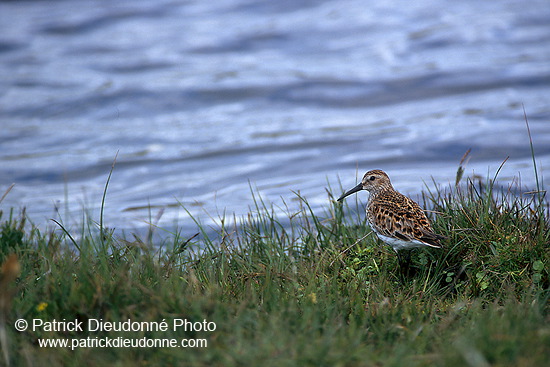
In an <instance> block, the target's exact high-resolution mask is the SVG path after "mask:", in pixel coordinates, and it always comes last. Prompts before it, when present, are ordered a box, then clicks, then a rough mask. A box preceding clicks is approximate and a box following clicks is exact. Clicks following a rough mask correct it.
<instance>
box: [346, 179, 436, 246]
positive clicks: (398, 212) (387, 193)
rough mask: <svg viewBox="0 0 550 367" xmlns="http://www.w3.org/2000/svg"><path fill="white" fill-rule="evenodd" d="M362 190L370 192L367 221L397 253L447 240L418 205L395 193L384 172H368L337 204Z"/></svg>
mask: <svg viewBox="0 0 550 367" xmlns="http://www.w3.org/2000/svg"><path fill="white" fill-rule="evenodd" d="M361 190H367V191H369V192H370V197H369V201H368V203H367V222H368V223H369V225H370V227H371V228H372V230H373V231H374V233H376V235H377V236H378V238H380V239H381V240H382V241H384V242H386V243H387V244H389V245H390V246H391V247H392V248H393V249H394V251H396V252H397V251H399V250H403V249H410V248H414V247H425V246H428V247H435V248H440V247H441V244H440V243H439V241H440V240H442V239H444V238H445V237H444V236H441V235H439V234H436V233H434V231H433V229H432V226H431V224H430V221H429V220H428V218H427V217H426V214H424V211H423V210H422V209H421V208H420V206H419V205H418V204H417V203H415V202H414V201H412V200H411V199H409V198H408V197H406V196H405V195H403V194H400V193H399V192H397V191H395V189H394V188H393V186H392V184H391V181H390V178H389V177H388V175H387V174H386V173H385V172H384V171H381V170H372V171H368V172H367V173H365V176H363V180H362V181H361V183H360V184H359V185H357V186H355V187H354V188H353V189H351V190H349V191H347V192H345V193H344V194H343V195H342V196H341V197H340V198H339V199H338V201H342V200H343V199H344V198H345V197H346V196H348V195H351V194H353V193H355V192H358V191H361Z"/></svg>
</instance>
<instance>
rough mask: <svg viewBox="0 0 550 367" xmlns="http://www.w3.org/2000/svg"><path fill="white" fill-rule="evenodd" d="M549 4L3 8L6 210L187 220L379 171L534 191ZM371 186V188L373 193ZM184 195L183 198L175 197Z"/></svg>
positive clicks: (350, 182) (549, 41)
mask: <svg viewBox="0 0 550 367" xmlns="http://www.w3.org/2000/svg"><path fill="white" fill-rule="evenodd" d="M548 19H550V2H549V1H547V0H526V1H517V0H515V1H512V0H508V1H507V0H502V1H487V2H479V1H474V0H465V1H450V0H449V1H435V0H433V1H420V2H413V3H411V2H410V1H383V0H374V1H370V2H364V1H353V0H341V1H335V0H334V1H331V0H326V1H306V0H304V1H259V0H258V1H245V0H225V1H220V0H217V1H201V0H189V1H175V0H172V1H167V0H166V1H159V0H155V1H152V0H151V1H145V0H142V1H134V0H132V1H130V0H123V1H116V2H110V1H100V0H96V1H92V0H79V1H69V0H63V1H10V2H0V76H1V78H0V126H1V129H0V196H1V195H2V194H3V192H4V191H5V190H6V189H7V188H8V187H9V186H10V185H11V184H12V183H15V186H14V187H13V189H12V190H11V192H10V193H9V194H8V195H7V196H6V198H5V199H4V200H3V201H2V202H1V203H0V209H1V210H4V211H5V210H7V209H8V208H10V207H15V208H18V209H19V208H22V207H26V208H27V213H28V215H29V217H30V218H31V219H32V221H33V222H34V223H35V224H37V225H39V226H42V227H44V226H52V225H53V224H52V222H51V221H50V219H51V218H62V219H63V220H64V222H65V223H66V224H67V225H68V226H74V227H77V226H78V222H79V221H80V220H81V219H82V210H83V208H86V210H87V212H89V213H90V216H91V217H92V218H93V219H95V220H98V218H99V216H98V210H99V206H100V204H101V196H102V192H103V188H104V185H105V182H106V180H107V176H108V174H109V170H110V168H111V165H112V163H113V160H114V158H115V156H117V153H118V157H117V162H116V165H115V169H114V171H113V175H112V179H111V182H110V184H109V189H108V194H107V201H106V208H105V222H106V223H107V225H108V226H110V227H116V228H117V229H118V230H124V231H141V230H143V229H144V228H147V226H148V224H147V223H148V222H149V221H150V220H151V218H153V219H154V218H155V217H156V216H157V215H158V214H159V211H162V216H161V218H160V220H159V222H158V225H159V226H161V227H163V228H174V227H175V226H177V227H180V228H183V230H184V232H185V231H192V230H193V228H194V224H193V222H192V221H191V219H190V218H189V215H188V212H187V211H185V210H183V209H182V207H181V205H183V206H185V207H186V208H187V210H188V211H189V212H190V213H191V214H193V215H194V216H196V217H197V218H199V219H201V221H203V222H204V223H205V224H209V223H213V222H216V221H217V220H218V219H217V218H218V217H219V216H220V215H223V213H226V214H228V215H229V214H232V213H236V215H237V216H239V215H242V214H245V213H247V212H248V207H249V206H251V205H253V200H252V196H251V193H250V187H253V188H254V190H258V195H259V196H260V197H261V198H263V199H264V200H265V201H266V202H267V203H274V204H275V205H276V206H280V207H284V206H285V205H288V206H290V207H291V208H290V209H291V210H292V206H293V205H296V206H297V205H298V204H297V200H296V196H295V194H294V193H293V191H294V192H300V193H301V194H302V195H304V196H305V197H306V198H307V199H308V200H309V202H310V203H311V204H312V206H313V208H314V210H322V208H323V207H324V206H326V205H327V204H328V198H327V194H326V191H325V189H326V188H327V187H328V186H329V185H330V186H331V187H332V188H333V190H334V191H336V193H335V194H336V195H339V194H340V193H341V192H340V189H341V187H340V182H341V184H342V185H343V186H344V188H349V187H352V186H354V185H355V184H356V180H357V176H361V175H362V174H363V172H365V171H366V170H369V169H374V168H380V169H384V170H385V171H387V172H388V174H389V175H390V177H391V178H392V180H393V182H394V186H395V187H396V188H397V189H399V190H400V191H402V192H404V193H407V194H411V195H415V194H418V193H419V192H420V190H422V188H423V187H424V183H427V184H429V185H432V184H431V182H432V177H433V179H434V180H435V181H436V182H437V183H439V184H440V185H442V186H445V185H447V184H448V183H450V182H453V181H454V177H455V172H456V168H457V165H458V162H459V161H460V158H461V157H462V155H463V154H464V152H465V151H466V150H467V149H469V148H471V149H472V153H471V155H470V156H471V158H470V161H469V163H468V166H467V171H466V173H467V174H469V175H473V174H479V175H481V176H483V177H486V176H487V175H488V173H489V174H493V173H494V172H495V171H496V169H497V168H498V167H499V165H500V164H501V163H502V162H503V161H504V159H506V157H509V160H508V161H507V162H506V164H505V166H504V168H503V170H502V172H501V174H500V180H501V181H502V182H503V184H506V183H509V182H510V181H511V180H512V179H513V177H515V176H518V175H519V176H521V181H522V184H523V185H524V186H526V187H533V186H534V183H535V180H534V175H533V169H532V163H531V153H530V148H529V140H528V137H527V132H526V127H525V121H524V116H523V106H525V111H526V113H527V116H528V118H529V123H530V127H531V132H532V135H533V140H534V144H535V149H536V158H537V163H538V165H539V171H541V172H542V174H543V175H544V174H545V173H546V174H547V175H548V170H549V169H550V103H549V102H550V22H549V21H548ZM363 199H364V198H363ZM180 204H181V205H180Z"/></svg>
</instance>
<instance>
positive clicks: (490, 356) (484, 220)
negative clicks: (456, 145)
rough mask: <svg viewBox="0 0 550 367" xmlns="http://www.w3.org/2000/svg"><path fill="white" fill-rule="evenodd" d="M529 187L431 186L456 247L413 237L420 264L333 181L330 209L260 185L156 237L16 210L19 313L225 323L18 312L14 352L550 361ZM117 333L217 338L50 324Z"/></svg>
mask: <svg viewBox="0 0 550 367" xmlns="http://www.w3.org/2000/svg"><path fill="white" fill-rule="evenodd" d="M111 172H112V171H111ZM459 172H460V170H459ZM541 190H542V188H539V190H538V192H542V191H541ZM515 192H516V190H515V188H513V187H511V188H508V189H501V188H500V187H499V186H497V185H496V180H495V178H493V179H490V180H487V181H485V182H480V181H474V180H472V179H469V178H463V177H459V179H457V185H456V187H454V188H452V189H449V190H443V189H437V190H435V191H428V192H427V193H426V194H425V195H424V199H425V201H426V203H425V204H430V205H429V206H431V207H432V208H433V209H434V211H435V212H437V213H438V215H437V216H435V217H434V227H435V229H436V231H437V232H439V233H442V234H445V235H446V236H448V240H447V242H446V246H445V248H444V249H442V250H433V251H429V250H425V251H421V250H418V251H416V250H415V251H414V252H413V256H412V264H413V267H414V268H415V269H416V271H415V272H414V273H413V274H412V275H410V276H403V275H402V274H401V273H400V272H399V270H398V262H397V258H396V256H395V254H394V253H393V252H392V251H391V249H390V248H389V247H386V246H383V245H381V244H380V243H378V242H377V240H376V239H375V237H374V236H372V235H370V234H369V232H370V230H369V229H368V227H367V226H366V223H365V222H364V220H363V219H362V218H361V219H360V221H358V219H357V218H354V217H352V216H349V215H344V208H343V207H342V205H340V204H339V203H336V201H334V198H333V197H332V195H331V193H330V192H328V200H327V202H328V203H330V204H329V206H328V207H327V209H326V212H325V213H322V214H319V213H314V212H313V210H312V208H311V206H310V205H309V204H308V201H307V199H306V198H304V197H302V196H301V195H299V194H296V198H297V199H298V200H299V202H300V203H301V207H300V208H298V209H297V210H295V211H292V210H291V209H289V207H286V206H285V207H284V208H283V209H284V211H286V213H287V215H286V217H285V218H282V219H281V218H280V217H279V216H277V215H276V214H275V213H276V211H275V210H274V208H273V207H272V206H270V205H269V204H267V203H265V202H264V201H263V200H262V199H261V197H260V196H259V195H256V194H255V193H254V191H253V193H252V195H253V198H254V202H255V206H254V207H253V208H251V210H250V213H249V214H248V215H246V216H244V217H243V218H237V219H236V218H229V219H228V218H225V217H222V218H220V220H219V222H220V226H219V228H217V234H216V235H214V236H212V235H210V234H209V233H211V231H210V230H209V229H207V228H205V227H204V226H202V225H201V223H200V221H199V220H198V219H195V220H196V223H197V232H198V233H190V234H181V233H179V232H176V233H173V234H172V235H170V236H166V238H165V240H164V242H162V243H156V244H155V245H153V244H151V243H150V239H149V238H148V239H146V240H142V239H140V238H134V239H132V240H127V239H121V238H117V237H116V236H115V235H114V234H113V233H112V231H108V230H105V224H104V223H103V221H102V220H100V221H99V222H98V224H97V223H94V222H92V223H89V224H88V227H85V226H83V228H82V229H81V233H78V234H77V235H76V234H74V233H71V232H70V231H69V230H68V229H66V228H64V227H63V226H60V228H61V229H60V230H58V231H54V232H48V233H40V232H39V231H38V230H37V229H36V228H34V227H33V226H32V224H31V225H28V224H26V223H25V217H24V215H23V216H22V217H21V218H20V219H16V216H14V215H13V214H11V215H10V216H9V218H8V219H7V220H5V221H4V222H3V224H2V226H1V227H0V250H1V252H0V261H2V262H3V261H4V260H5V259H6V258H7V256H8V255H9V254H12V253H15V254H17V256H18V259H19V263H20V266H21V275H20V276H19V278H18V279H17V281H16V284H15V286H16V288H17V290H18V293H17V294H16V296H15V298H14V299H13V309H12V312H11V313H9V314H8V315H7V321H6V324H7V325H10V326H11V325H13V322H14V321H15V320H16V319H20V318H23V319H25V320H29V321H30V320H32V319H42V320H44V321H52V320H54V319H56V320H62V319H67V320H73V319H76V320H80V321H82V322H84V323H86V322H87V320H90V319H103V320H105V321H125V320H127V319H131V320H133V321H140V322H147V321H156V322H159V321H162V320H167V321H168V322H169V323H170V322H171V320H173V319H175V318H181V319H188V320H191V321H202V320H208V321H210V322H214V323H215V324H216V330H215V331H213V332H204V331H184V330H181V329H178V330H172V329H169V330H167V331H149V332H147V331H136V332H87V331H84V332H79V331H75V332H72V331H65V332H63V331H47V330H36V331H31V330H27V331H24V332H16V331H15V330H14V329H13V328H8V330H7V339H8V340H9V345H10V346H11V349H12V350H13V353H10V354H9V362H10V363H11V364H13V365H44V364H48V365H52V366H56V365H63V366H66V365H68V366H70V365H81V364H83V363H85V364H86V365H89V366H94V365H105V364H114V363H116V364H117V365H120V366H125V365H129V366H130V365H131V366H135V365H176V364H188V365H197V366H200V365H218V366H237V365H257V364H259V363H262V364H272V365H316V366H317V365H340V366H372V365H388V366H392V365H396V366H397V365H402V364H404V363H405V364H408V365H411V366H425V365H436V366H437V365H439V366H444V365H477V366H484V365H492V364H495V365H501V366H515V365H533V366H534V365H542V364H544V363H545V361H547V360H548V359H549V358H550V350H549V348H548V345H550V328H549V327H548V321H550V319H549V313H548V311H549V309H548V298H549V274H548V264H549V251H548V243H549V239H550V226H549V223H548V206H547V203H546V202H545V199H544V196H543V195H538V194H536V195H532V194H523V195H517V194H516V193H515ZM103 200H105V195H104V199H103ZM426 206H428V205H426ZM102 207H103V206H102ZM102 212H103V209H102ZM230 219H232V220H230ZM94 226H95V227H94ZM94 228H95V229H96V230H94ZM119 336H121V337H126V338H141V337H148V338H177V339H178V340H180V339H183V338H191V339H198V338H205V339H206V340H207V341H208V347H207V348H187V349H183V348H162V349H154V348H131V349H124V348H77V349H75V350H74V351H71V350H68V349H67V348H40V347H38V342H39V339H41V338H46V339H53V338H62V339H69V340H73V339H83V338H84V339H85V338H88V337H92V338H101V337H110V338H116V337H119Z"/></svg>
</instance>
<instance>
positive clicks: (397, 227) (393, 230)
mask: <svg viewBox="0 0 550 367" xmlns="http://www.w3.org/2000/svg"><path fill="white" fill-rule="evenodd" d="M376 201H377V203H376V210H375V211H374V213H371V218H369V222H370V223H371V224H372V225H373V226H374V227H375V228H374V229H375V230H376V232H378V233H380V234H382V235H384V236H388V237H395V238H399V239H401V240H404V241H413V240H417V241H421V242H423V243H425V244H427V245H428V246H432V247H441V245H440V243H439V240H441V239H443V238H444V237H443V236H440V235H438V234H435V233H434V232H433V230H432V227H431V225H430V222H429V220H428V218H427V217H426V214H424V211H423V210H422V209H421V208H420V206H419V205H418V204H417V203H415V202H414V201H412V200H411V199H409V198H408V197H406V196H404V195H401V194H397V195H392V196H391V197H387V198H386V197H378V198H377V200H376Z"/></svg>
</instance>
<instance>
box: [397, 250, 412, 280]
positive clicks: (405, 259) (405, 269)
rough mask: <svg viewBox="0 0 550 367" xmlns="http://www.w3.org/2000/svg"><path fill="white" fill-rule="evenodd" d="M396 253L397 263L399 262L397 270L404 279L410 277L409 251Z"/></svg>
mask: <svg viewBox="0 0 550 367" xmlns="http://www.w3.org/2000/svg"><path fill="white" fill-rule="evenodd" d="M396 252H397V261H398V262H399V269H400V270H401V274H403V276H404V277H406V278H408V277H409V276H410V275H411V270H412V269H411V251H410V250H401V251H396Z"/></svg>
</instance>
